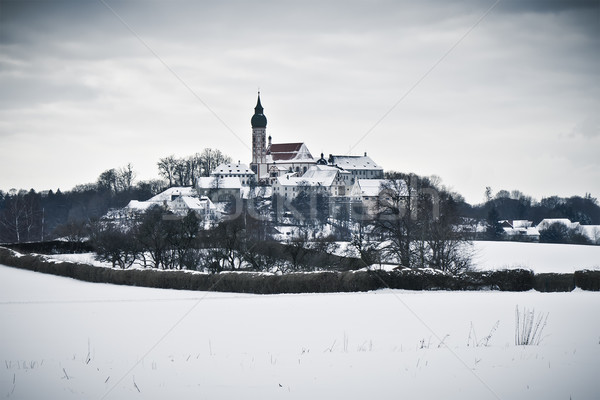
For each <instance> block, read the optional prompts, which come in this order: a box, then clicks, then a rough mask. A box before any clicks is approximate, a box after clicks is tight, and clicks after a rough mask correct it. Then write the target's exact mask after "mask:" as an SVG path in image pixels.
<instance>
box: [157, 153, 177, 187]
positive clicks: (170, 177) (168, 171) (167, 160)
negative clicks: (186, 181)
mask: <svg viewBox="0 0 600 400" xmlns="http://www.w3.org/2000/svg"><path fill="white" fill-rule="evenodd" d="M174 170H175V156H173V155H170V156H168V157H164V158H161V159H160V160H159V161H158V174H159V175H160V176H162V177H163V178H164V179H166V180H167V181H169V187H171V186H173V181H174Z"/></svg>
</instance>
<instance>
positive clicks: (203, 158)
mask: <svg viewBox="0 0 600 400" xmlns="http://www.w3.org/2000/svg"><path fill="white" fill-rule="evenodd" d="M199 157H200V162H201V165H202V167H201V168H202V176H210V173H211V172H212V171H213V170H214V169H215V168H216V167H217V166H219V165H220V164H227V163H230V162H231V157H229V156H227V155H225V154H223V153H222V152H221V151H220V150H216V149H211V148H207V149H204V150H203V151H202V153H200V156H199Z"/></svg>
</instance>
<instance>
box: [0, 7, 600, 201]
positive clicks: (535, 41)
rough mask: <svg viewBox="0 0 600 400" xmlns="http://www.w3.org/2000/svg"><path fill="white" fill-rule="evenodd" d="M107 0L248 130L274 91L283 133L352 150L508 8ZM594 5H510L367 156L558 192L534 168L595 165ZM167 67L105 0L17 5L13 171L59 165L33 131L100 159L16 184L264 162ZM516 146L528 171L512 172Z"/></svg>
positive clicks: (58, 148)
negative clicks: (210, 161) (224, 155)
mask: <svg viewBox="0 0 600 400" xmlns="http://www.w3.org/2000/svg"><path fill="white" fill-rule="evenodd" d="M108 4H110V6H111V7H112V8H113V9H114V10H115V12H117V13H118V15H119V16H120V18H122V19H123V20H124V21H126V23H127V24H128V25H129V26H130V27H131V28H132V29H133V30H135V32H137V34H138V35H139V37H140V38H141V39H142V40H143V41H144V42H145V43H146V44H148V45H149V46H150V47H151V49H152V51H154V52H155V53H156V54H158V56H159V57H160V59H161V60H162V61H163V62H164V63H166V64H167V65H168V66H169V67H170V68H171V69H172V70H173V71H175V72H176V74H177V75H178V76H179V77H180V78H181V79H182V80H183V81H184V82H185V83H186V85H187V86H188V87H189V88H191V89H192V90H193V91H194V93H195V94H196V95H198V96H199V97H200V98H201V99H202V100H203V101H204V102H205V103H206V104H208V105H209V106H210V108H211V109H212V110H213V111H215V112H216V113H217V114H218V115H219V116H220V117H221V118H222V119H223V120H224V121H226V123H227V125H228V126H229V127H231V128H232V129H233V130H234V131H235V132H236V134H237V135H238V136H240V137H241V138H242V139H244V140H246V141H247V142H249V136H250V135H249V122H248V121H249V118H250V115H251V112H252V108H253V106H254V101H255V91H256V89H257V87H259V86H260V87H261V89H262V92H263V105H264V106H265V112H266V113H267V116H268V117H269V132H270V133H271V134H272V135H273V136H274V139H276V140H278V141H279V140H281V141H284V140H290V141H291V140H305V141H306V142H307V144H308V146H309V148H310V149H311V151H312V152H313V153H315V154H318V153H320V152H321V151H323V152H325V153H329V152H345V151H348V148H350V146H352V145H353V144H354V143H355V142H356V141H357V140H358V139H359V138H360V137H361V136H362V135H364V134H365V133H366V132H367V130H368V129H369V128H370V127H371V126H373V124H374V123H375V122H376V121H377V120H378V119H379V118H381V116H382V115H383V114H384V113H385V112H386V111H388V110H389V109H390V107H391V106H392V105H393V104H395V103H396V102H397V101H398V100H399V99H400V98H401V97H402V96H403V95H404V94H405V93H406V91H407V90H408V89H409V88H411V87H412V86H413V85H414V84H415V83H416V82H417V81H418V79H419V78H420V77H422V76H423V74H424V73H425V72H426V71H427V70H429V68H431V66H432V65H434V63H435V62H436V61H437V60H439V58H440V57H441V56H442V55H443V54H444V53H445V52H447V51H448V49H449V48H450V47H451V46H453V45H454V44H455V43H456V41H457V40H458V39H459V38H461V37H462V35H464V34H465V32H467V31H468V30H469V29H470V28H471V27H472V26H473V24H474V23H475V22H476V21H477V20H478V19H479V18H480V16H481V15H482V14H483V12H485V10H487V9H488V8H489V7H490V5H491V4H492V2H491V1H483V0H482V1H462V2H445V1H431V2H424V3H422V2H413V1H407V2H398V1H377V2H367V1H348V2H347V1H344V2H318V1H312V2H303V3H296V2H294V3H287V2H280V1H272V2H246V1H233V2H220V1H201V2H197V1H177V2H113V1H108ZM595 4H596V5H594V4H592V3H591V2H552V1H551V2H545V1H539V2H517V1H506V0H505V1H502V2H500V3H499V4H498V7H497V8H496V9H494V11H492V12H491V13H490V14H489V15H488V16H487V17H486V18H485V19H484V20H483V21H482V22H481V23H480V24H479V25H478V26H477V27H476V28H475V29H474V30H473V31H472V32H471V33H470V34H469V35H468V36H467V37H466V38H465V39H464V40H463V41H462V42H461V43H460V44H459V45H458V46H456V48H455V49H454V50H453V51H452V52H451V53H450V54H449V55H448V56H447V57H446V58H445V59H444V61H443V62H442V63H440V64H439V65H438V66H437V67H436V68H435V69H434V70H433V71H432V72H431V73H430V74H429V75H428V76H427V77H426V79H424V80H423V81H422V82H421V83H419V85H417V87H416V88H415V90H413V91H412V92H411V93H410V95H409V96H407V97H406V98H405V99H404V100H403V101H402V102H401V103H400V104H399V105H398V106H397V107H396V108H395V109H394V110H393V112H391V113H390V114H389V115H388V116H387V117H386V118H385V119H384V120H383V121H382V122H381V124H379V125H378V126H377V128H376V129H374V130H373V132H372V133H371V134H370V135H369V136H368V138H367V139H366V140H365V141H363V142H362V143H361V144H360V146H358V147H357V148H356V149H355V151H356V152H362V151H365V150H366V151H368V152H369V154H371V155H372V156H373V157H374V159H376V160H377V161H378V162H379V163H381V164H382V165H384V166H385V167H386V168H389V169H396V170H403V171H414V172H417V173H423V174H438V175H441V176H442V177H443V178H444V180H445V181H446V183H447V184H448V185H450V186H453V187H454V188H455V189H456V190H458V191H460V192H463V193H464V194H465V195H466V196H467V199H469V200H471V201H478V200H480V197H481V193H483V190H484V188H485V186H487V185H492V186H493V187H496V188H499V186H504V185H503V183H504V182H508V183H510V184H506V186H507V187H511V188H519V189H520V190H522V191H524V192H530V191H531V193H532V194H533V195H535V196H538V197H540V196H542V195H544V194H546V195H548V194H553V193H554V192H556V191H557V190H558V189H556V188H555V187H552V186H550V183H546V186H543V187H542V186H540V185H539V182H540V181H541V179H540V174H539V173H537V172H536V171H545V173H549V174H553V173H559V172H560V171H558V170H557V168H561V167H560V166H558V165H556V163H553V162H552V157H550V155H552V154H560V157H565V158H566V159H567V160H570V161H577V162H570V163H567V164H568V165H569V168H572V171H571V172H573V173H575V172H581V171H580V170H578V168H583V165H589V163H587V164H586V160H587V159H588V158H590V157H591V156H590V153H589V152H587V151H584V150H585V144H584V143H583V141H574V144H573V143H572V144H571V146H574V147H573V148H565V146H564V143H563V142H561V140H560V139H559V138H560V134H561V133H562V132H570V131H571V130H573V126H574V125H576V124H578V123H579V124H580V125H581V124H583V125H582V128H581V129H580V128H576V129H575V130H573V132H578V133H577V134H578V135H579V137H582V135H587V136H585V137H586V138H591V136H590V132H592V133H593V130H591V131H590V130H589V128H586V127H588V125H586V124H584V123H582V122H581V121H585V120H586V118H587V117H588V116H589V115H594V112H595V111H597V110H598V108H599V102H600V100H599V99H600V88H599V86H598V82H599V81H600V72H599V71H598V68H597V66H598V64H599V61H600V52H598V51H597V49H598V48H600V35H598V23H597V19H596V23H594V16H597V9H598V6H597V2H595ZM594 12H596V14H594ZM161 60H158V59H157V58H156V57H154V55H153V54H152V53H151V52H150V51H149V50H148V49H147V48H145V47H144V45H143V44H142V43H141V42H140V40H138V38H137V37H135V36H134V35H133V34H132V33H131V32H130V31H129V30H128V29H127V27H125V26H124V25H123V24H122V23H121V22H120V21H119V19H118V18H117V17H116V16H115V15H113V14H112V13H111V11H110V10H108V9H107V8H106V7H104V6H103V5H102V3H101V2H97V1H85V2H81V1H42V2H39V1H18V2H12V1H3V2H1V3H0V88H1V89H2V90H0V93H1V94H0V121H1V122H0V141H2V146H0V160H1V161H0V168H2V169H3V170H6V168H7V166H8V165H11V163H15V162H18V158H19V157H22V154H24V152H27V154H30V155H31V156H33V158H36V157H37V158H38V159H42V158H43V157H40V156H39V153H40V151H41V150H38V149H37V148H36V149H31V148H29V149H26V148H25V147H26V146H25V145H24V144H23V142H24V141H25V139H24V138H25V137H26V138H27V140H28V141H30V142H31V138H35V140H34V142H36V143H39V145H40V149H42V148H43V149H45V150H46V151H48V149H51V151H52V152H53V153H54V155H55V156H56V157H61V158H63V159H65V160H73V162H76V161H79V162H87V163H88V164H89V167H83V168H76V169H75V168H73V169H71V170H68V171H69V172H68V173H65V172H64V171H65V169H64V168H66V167H64V166H63V167H62V169H53V167H52V166H51V163H50V162H48V160H46V163H45V164H44V166H45V167H44V168H42V169H41V170H40V172H38V173H36V174H31V173H30V174H26V175H19V174H18V172H15V173H14V176H6V177H3V179H2V181H0V188H2V189H4V190H6V187H7V186H35V187H38V188H45V187H48V186H52V187H54V186H57V185H60V186H62V187H63V188H65V187H68V186H72V185H74V184H76V183H81V182H85V181H89V180H94V179H95V178H96V177H97V174H99V173H100V172H101V171H102V169H103V168H104V169H107V168H111V167H115V166H119V165H124V164H126V163H127V162H132V163H133V164H134V166H136V168H138V169H139V170H140V176H141V177H142V178H147V177H153V176H155V175H156V167H155V161H156V160H157V159H158V158H159V157H162V156H165V155H168V154H171V153H177V154H181V155H185V154H189V153H192V152H194V151H197V150H200V149H202V148H203V147H209V146H210V147H219V148H221V149H222V150H224V151H226V152H228V153H229V154H231V155H232V156H233V157H234V158H235V159H241V160H242V161H245V162H248V158H249V154H248V150H247V148H246V147H245V146H244V145H243V144H241V143H239V142H238V141H237V139H236V138H235V137H233V135H232V134H231V133H230V132H229V130H228V129H226V128H225V127H224V126H223V125H222V124H221V123H220V122H219V121H218V120H216V119H215V118H214V116H213V115H212V114H211V113H210V112H209V111H208V110H207V109H206V108H205V107H204V106H203V105H202V104H201V103H200V102H199V101H198V100H197V99H196V98H195V97H194V96H193V95H192V94H191V93H190V92H189V91H188V89H187V88H186V87H184V86H183V85H182V84H181V83H180V82H179V81H178V79H177V78H176V77H174V76H173V75H172V74H171V72H170V71H169V70H168V69H167V68H165V67H164V65H163V64H162V62H161ZM15 110H18V112H15ZM578 126H579V125H578ZM15 132H18V133H19V135H20V136H15ZM584 132H586V133H584ZM25 135H26V136H25ZM57 135H60V140H59V141H57V140H52V137H54V136H57ZM19 137H21V138H23V139H21V140H19ZM167 138H168V139H167ZM84 139H85V140H84ZM57 142H58V143H61V144H60V145H58V144H57ZM532 153H536V154H544V155H545V156H544V157H541V158H538V157H537V156H532ZM502 154H511V155H512V157H513V158H514V159H517V160H519V162H518V165H519V167H518V168H517V167H514V168H513V167H507V166H506V167H503V168H502V173H500V172H498V165H504V164H505V163H506V162H507V160H506V159H504V158H503V156H502ZM590 162H592V161H590ZM563 165H566V164H563ZM564 168H567V167H564ZM523 171H528V172H527V173H523ZM581 176H582V178H581V180H582V181H584V180H585V181H592V180H593V178H594V176H592V175H589V174H588V175H585V173H582V174H581ZM491 179H494V180H495V181H490V180H491ZM595 182H598V181H597V180H596V181H595ZM572 185H573V186H572V187H570V188H569V190H572V191H574V192H576V191H577V190H580V191H584V190H585V191H590V185H589V184H587V183H586V182H581V184H579V186H578V182H577V181H575V182H572ZM578 187H580V188H582V189H578ZM584 187H585V189H583V188H584ZM530 188H531V189H530ZM592 190H595V191H597V192H600V186H598V183H596V187H594V188H592ZM566 194H569V193H566Z"/></svg>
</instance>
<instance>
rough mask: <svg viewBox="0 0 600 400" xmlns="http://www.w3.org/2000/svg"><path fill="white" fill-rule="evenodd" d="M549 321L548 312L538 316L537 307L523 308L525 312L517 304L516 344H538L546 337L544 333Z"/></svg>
mask: <svg viewBox="0 0 600 400" xmlns="http://www.w3.org/2000/svg"><path fill="white" fill-rule="evenodd" d="M547 322H548V314H546V315H545V316H544V314H543V313H541V314H538V316H537V317H536V315H535V309H534V310H528V309H527V308H523V313H521V311H520V310H519V306H518V305H517V306H516V308H515V344H516V345H517V346H528V345H535V346H537V345H538V344H540V342H541V341H542V340H543V339H544V336H542V333H543V332H544V328H545V327H546V323H547Z"/></svg>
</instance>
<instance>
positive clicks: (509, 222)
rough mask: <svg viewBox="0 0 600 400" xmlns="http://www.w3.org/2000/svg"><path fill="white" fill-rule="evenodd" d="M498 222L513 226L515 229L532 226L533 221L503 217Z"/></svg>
mask: <svg viewBox="0 0 600 400" xmlns="http://www.w3.org/2000/svg"><path fill="white" fill-rule="evenodd" d="M498 222H500V223H501V224H504V225H506V227H509V228H515V229H518V228H529V227H531V226H533V221H527V220H525V219H514V220H508V219H505V220H501V221H498Z"/></svg>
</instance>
